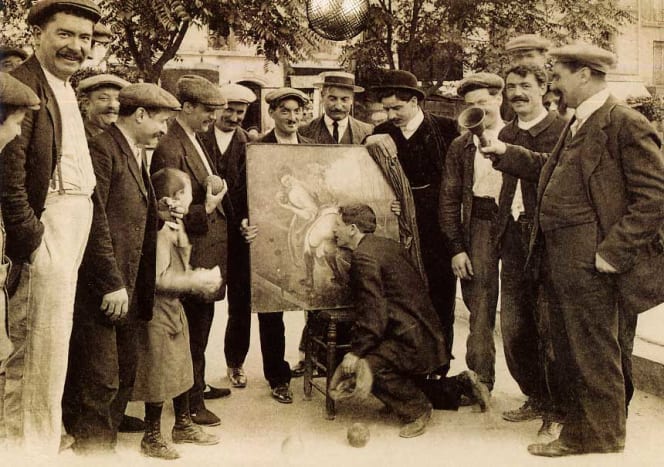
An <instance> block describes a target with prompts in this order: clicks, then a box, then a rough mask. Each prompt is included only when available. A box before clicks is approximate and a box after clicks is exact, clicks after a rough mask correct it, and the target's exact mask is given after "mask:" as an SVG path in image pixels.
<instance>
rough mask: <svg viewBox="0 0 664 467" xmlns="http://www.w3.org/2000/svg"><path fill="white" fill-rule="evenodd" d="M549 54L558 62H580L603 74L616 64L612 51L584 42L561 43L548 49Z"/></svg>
mask: <svg viewBox="0 0 664 467" xmlns="http://www.w3.org/2000/svg"><path fill="white" fill-rule="evenodd" d="M549 55H551V57H553V58H554V59H556V60H557V61H559V62H562V63H565V62H577V63H581V64H582V65H585V66H587V67H588V68H592V69H593V70H596V71H599V72H600V73H604V74H606V73H608V72H609V70H610V69H611V68H613V67H614V66H615V64H616V56H615V55H614V54H613V53H611V52H609V51H608V50H605V49H602V48H600V47H597V46H595V45H591V44H587V43H584V42H577V43H574V44H567V45H563V46H562V47H558V48H557V49H553V50H551V51H549Z"/></svg>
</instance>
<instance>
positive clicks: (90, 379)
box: [64, 83, 180, 454]
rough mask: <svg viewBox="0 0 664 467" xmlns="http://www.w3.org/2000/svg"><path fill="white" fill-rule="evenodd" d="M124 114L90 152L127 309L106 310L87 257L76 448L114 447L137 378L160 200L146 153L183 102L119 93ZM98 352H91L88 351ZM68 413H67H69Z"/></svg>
mask: <svg viewBox="0 0 664 467" xmlns="http://www.w3.org/2000/svg"><path fill="white" fill-rule="evenodd" d="M118 100H119V114H120V116H119V118H118V120H117V122H116V123H112V124H111V125H110V126H109V127H108V129H107V130H106V131H104V132H102V133H101V134H99V135H97V136H95V137H94V138H92V139H91V140H90V142H89V144H90V154H91V156H92V162H93V165H94V169H95V175H96V177H97V189H98V191H99V195H100V198H101V201H102V204H103V206H104V211H105V215H104V216H103V218H104V221H105V222H106V223H107V224H108V229H109V231H110V233H111V239H112V242H113V256H114V259H115V261H114V267H115V268H116V273H115V274H117V275H119V276H120V277H122V280H123V282H124V284H125V286H126V288H127V292H128V295H129V301H128V306H126V307H122V308H120V309H116V310H113V312H112V313H110V314H109V313H102V312H101V311H100V306H99V305H100V303H101V299H102V297H101V296H100V295H99V292H98V291H97V287H96V285H97V284H96V282H97V281H96V278H95V277H96V274H97V269H98V264H96V262H95V261H94V257H90V256H89V255H86V256H85V257H84V258H83V263H82V265H81V268H80V272H79V281H78V287H77V294H76V302H75V311H74V327H73V331H72V339H71V348H70V354H69V369H68V378H67V385H66V388H65V398H64V401H65V404H64V412H65V413H64V415H65V417H64V420H65V424H66V427H67V429H68V430H69V432H70V433H71V434H72V435H74V437H75V438H76V442H75V444H74V449H75V450H76V452H77V453H82V454H86V453H90V452H95V451H102V452H109V451H110V452H112V450H113V448H114V446H115V443H116V442H117V433H118V430H119V428H120V423H121V421H122V420H123V414H124V411H125V408H126V407H127V402H128V401H129V399H130V397H131V393H132V389H133V383H134V379H135V377H136V366H137V347H136V346H137V342H138V333H139V332H140V329H141V322H144V321H147V320H149V319H150V318H151V317H152V305H153V299H154V287H155V274H156V273H155V258H156V238H157V202H156V200H155V195H154V192H153V189H152V185H151V183H150V176H149V174H148V167H147V165H146V161H145V159H144V157H143V154H144V149H143V148H145V147H154V146H156V144H157V142H158V139H159V138H160V137H161V136H163V135H165V134H166V132H167V123H168V120H169V119H170V118H171V117H172V116H173V114H174V112H175V111H176V110H179V109H180V103H179V102H178V100H177V99H176V98H175V96H173V95H172V94H170V93H168V92H166V91H165V90H163V89H161V88H160V87H158V86H157V85H155V84H149V83H140V84H128V85H127V86H126V87H124V88H123V89H122V91H119V95H118ZM92 349H94V352H92V351H91V350H92ZM68 412H69V413H68Z"/></svg>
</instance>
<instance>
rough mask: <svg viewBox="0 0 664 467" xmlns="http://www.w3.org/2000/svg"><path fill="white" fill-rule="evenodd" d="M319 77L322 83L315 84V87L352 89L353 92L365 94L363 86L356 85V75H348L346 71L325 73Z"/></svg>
mask: <svg viewBox="0 0 664 467" xmlns="http://www.w3.org/2000/svg"><path fill="white" fill-rule="evenodd" d="M318 77H319V78H320V79H321V80H322V81H320V82H317V83H314V86H319V87H321V88H323V87H332V86H333V87H335V88H346V89H352V90H353V92H364V88H363V87H362V86H356V85H355V75H354V74H352V73H346V72H345V71H324V72H323V73H321V74H320V75H318Z"/></svg>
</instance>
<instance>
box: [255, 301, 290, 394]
mask: <svg viewBox="0 0 664 467" xmlns="http://www.w3.org/2000/svg"><path fill="white" fill-rule="evenodd" d="M258 328H259V333H260V339H261V355H262V357H263V375H265V379H267V381H268V382H269V383H270V387H271V388H274V387H276V386H278V385H280V384H287V383H289V382H290V379H291V370H290V365H289V364H288V362H286V361H285V360H284V355H285V353H286V334H285V327H284V314H283V312H278V313H259V314H258Z"/></svg>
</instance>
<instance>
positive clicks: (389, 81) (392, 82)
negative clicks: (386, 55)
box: [371, 70, 426, 99]
mask: <svg viewBox="0 0 664 467" xmlns="http://www.w3.org/2000/svg"><path fill="white" fill-rule="evenodd" d="M371 89H372V90H373V91H380V90H383V89H395V90H396V89H405V90H408V91H413V92H414V93H415V94H417V95H418V96H419V97H420V99H424V98H425V97H426V94H424V91H422V90H421V89H420V88H419V86H418V85H417V77H416V76H415V75H414V74H412V73H411V72H410V71H406V70H385V71H383V73H382V74H381V77H380V83H378V84H375V85H373V86H372V87H371Z"/></svg>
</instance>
